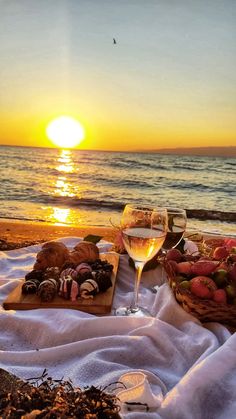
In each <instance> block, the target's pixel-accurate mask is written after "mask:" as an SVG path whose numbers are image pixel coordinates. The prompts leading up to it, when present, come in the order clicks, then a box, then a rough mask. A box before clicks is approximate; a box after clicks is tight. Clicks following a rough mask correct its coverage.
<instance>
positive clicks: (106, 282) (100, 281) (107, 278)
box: [93, 271, 112, 292]
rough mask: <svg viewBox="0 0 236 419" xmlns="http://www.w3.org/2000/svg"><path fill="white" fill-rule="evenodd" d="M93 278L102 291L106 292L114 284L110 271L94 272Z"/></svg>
mask: <svg viewBox="0 0 236 419" xmlns="http://www.w3.org/2000/svg"><path fill="white" fill-rule="evenodd" d="M93 278H94V280H95V281H96V283H97V285H98V288H99V291H100V292H105V291H106V290H107V289H108V288H110V287H111V286H112V281H111V273H110V272H109V271H97V272H93Z"/></svg>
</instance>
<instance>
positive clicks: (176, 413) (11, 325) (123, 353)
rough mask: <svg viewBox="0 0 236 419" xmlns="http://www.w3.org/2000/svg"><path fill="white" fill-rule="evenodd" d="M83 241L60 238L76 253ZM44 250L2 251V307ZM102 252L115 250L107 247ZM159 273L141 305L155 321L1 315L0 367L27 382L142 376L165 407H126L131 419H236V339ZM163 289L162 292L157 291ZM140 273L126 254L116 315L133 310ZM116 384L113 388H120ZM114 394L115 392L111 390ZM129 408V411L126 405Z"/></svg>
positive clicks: (144, 286) (103, 382)
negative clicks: (184, 301)
mask: <svg viewBox="0 0 236 419" xmlns="http://www.w3.org/2000/svg"><path fill="white" fill-rule="evenodd" d="M79 240H80V239H79V238H75V237H73V238H71V237H70V238H64V239H60V241H63V242H64V243H65V244H66V245H67V246H68V247H73V246H74V245H75V244H76V243H77V242H78V241H79ZM40 248H41V246H40V245H36V246H30V247H27V248H23V249H17V250H12V251H8V252H0V303H1V304H2V303H3V301H4V300H5V299H6V297H7V295H8V294H9V293H10V292H11V291H12V290H13V289H14V288H15V287H16V286H17V284H18V283H19V280H20V279H22V278H24V275H25V274H26V273H27V272H29V271H30V270H31V269H32V265H33V263H34V261H35V256H36V253H37V252H38V251H39V250H40ZM99 248H100V252H107V251H109V249H110V244H109V243H106V242H100V243H99ZM161 283H162V279H161V272H160V269H159V268H156V269H154V270H150V271H148V272H145V273H144V274H143V276H142V282H141V286H140V305H142V306H144V307H147V308H148V309H149V311H151V313H152V315H153V317H145V318H131V317H116V316H114V313H113V310H112V312H111V314H110V315H106V316H100V317H99V316H94V315H91V314H87V313H83V312H80V311H78V310H73V309H71V310H70V309H36V310H17V311H14V310H6V311H5V310H4V309H3V308H1V309H0V368H4V369H6V370H7V371H9V372H11V373H13V374H15V375H17V376H19V377H20V378H22V379H27V378H31V377H37V376H40V375H41V374H42V372H43V370H44V369H45V368H46V369H47V371H48V374H49V375H50V376H51V377H52V378H53V379H60V378H62V377H64V378H65V379H69V378H70V379H71V380H72V382H73V384H74V385H75V386H81V387H84V386H89V385H92V384H93V385H96V386H99V387H105V386H107V385H109V384H110V383H114V382H115V381H117V380H119V378H120V377H121V376H122V375H123V374H127V373H132V372H142V373H143V374H145V376H146V377H147V380H148V388H150V391H151V392H152V395H153V397H154V398H155V396H157V397H158V394H159V393H160V385H159V384H160V383H162V384H163V386H161V388H162V392H163V400H162V402H161V404H160V406H159V405H158V404H157V407H155V404H153V406H152V407H153V408H152V409H150V411H149V412H146V411H145V410H142V411H138V407H137V408H136V407H134V410H132V411H131V412H129V411H127V409H122V412H123V417H124V418H128V419H131V418H132V419H139V418H140V419H141V418H142V419H145V418H163V419H225V418H227V419H231V418H232V419H233V418H235V417H236V334H233V335H231V333H230V332H229V331H228V330H227V329H226V328H225V327H224V326H222V325H220V324H218V323H208V324H205V325H204V326H203V325H202V324H201V323H200V322H199V321H198V320H197V319H195V318H194V317H192V316H191V315H190V314H187V313H186V312H185V311H184V310H183V309H182V308H181V307H180V306H179V305H178V304H177V302H176V301H175V298H174V296H173V293H172V291H171V289H170V288H169V286H168V284H167V283H164V284H163V285H161ZM156 284H160V287H159V288H158V291H157V293H156V294H154V293H153V292H152V291H151V290H150V287H151V286H153V285H156ZM133 289H134V271H133V269H132V268H131V267H130V266H129V263H128V257H127V256H126V255H125V256H124V255H123V256H120V263H119V269H118V273H117V282H116V289H115V295H114V301H113V309H115V308H116V307H119V306H123V305H129V304H130V302H131V300H132V296H133ZM114 388H115V385H112V386H111V389H112V390H113V389H114ZM108 389H109V387H108ZM123 407H124V406H123Z"/></svg>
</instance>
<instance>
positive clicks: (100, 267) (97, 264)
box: [90, 259, 113, 272]
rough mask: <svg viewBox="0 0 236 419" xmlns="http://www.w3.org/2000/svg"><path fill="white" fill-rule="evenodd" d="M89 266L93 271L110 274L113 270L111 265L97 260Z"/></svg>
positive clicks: (105, 261)
mask: <svg viewBox="0 0 236 419" xmlns="http://www.w3.org/2000/svg"><path fill="white" fill-rule="evenodd" d="M90 265H91V268H92V270H93V271H99V270H102V271H108V272H112V270H113V265H112V264H111V263H109V262H108V261H107V260H101V259H97V260H95V261H94V262H92V263H90Z"/></svg>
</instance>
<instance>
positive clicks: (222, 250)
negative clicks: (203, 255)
mask: <svg viewBox="0 0 236 419" xmlns="http://www.w3.org/2000/svg"><path fill="white" fill-rule="evenodd" d="M227 256H229V250H228V249H227V248H226V246H219V247H216V248H215V249H214V251H213V255H212V257H213V259H215V260H222V259H225V258H227Z"/></svg>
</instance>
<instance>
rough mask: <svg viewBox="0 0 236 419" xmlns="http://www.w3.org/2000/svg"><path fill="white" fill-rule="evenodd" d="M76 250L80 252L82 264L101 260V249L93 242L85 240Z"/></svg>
mask: <svg viewBox="0 0 236 419" xmlns="http://www.w3.org/2000/svg"><path fill="white" fill-rule="evenodd" d="M74 250H75V251H77V252H79V254H80V258H81V259H80V261H79V262H78V263H81V262H93V261H95V260H96V259H98V258H99V249H98V247H97V246H96V244H94V243H92V242H88V241H86V240H83V241H81V242H79V243H78V244H77V245H76V246H75V247H74Z"/></svg>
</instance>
